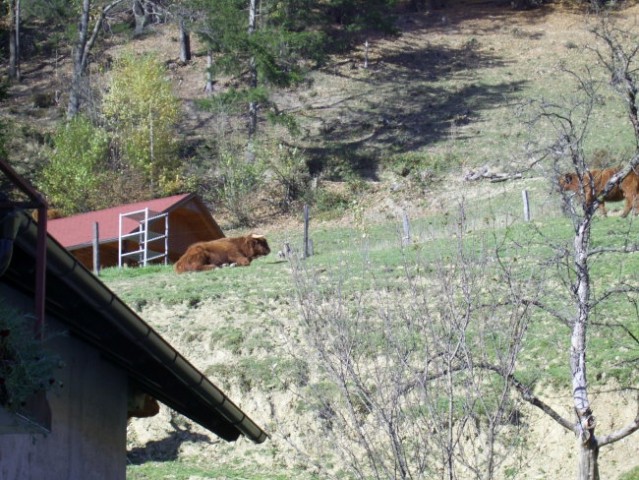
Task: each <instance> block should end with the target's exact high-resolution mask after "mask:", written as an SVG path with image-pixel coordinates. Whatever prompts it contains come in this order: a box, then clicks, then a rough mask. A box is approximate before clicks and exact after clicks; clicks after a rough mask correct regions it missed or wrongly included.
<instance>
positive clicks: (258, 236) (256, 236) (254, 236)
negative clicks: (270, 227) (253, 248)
mask: <svg viewBox="0 0 639 480" xmlns="http://www.w3.org/2000/svg"><path fill="white" fill-rule="evenodd" d="M251 237H252V238H264V235H258V234H257V233H252V234H251Z"/></svg>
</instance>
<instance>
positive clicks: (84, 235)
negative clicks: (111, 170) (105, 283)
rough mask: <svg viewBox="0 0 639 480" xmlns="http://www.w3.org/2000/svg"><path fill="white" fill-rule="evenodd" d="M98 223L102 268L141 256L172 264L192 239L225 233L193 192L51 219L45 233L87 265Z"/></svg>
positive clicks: (90, 263)
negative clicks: (121, 255)
mask: <svg viewBox="0 0 639 480" xmlns="http://www.w3.org/2000/svg"><path fill="white" fill-rule="evenodd" d="M96 226H97V234H98V235H97V236H98V241H99V259H100V266H101V267H113V266H117V265H118V264H119V263H120V261H122V263H125V264H142V263H144V260H145V258H147V259H148V261H149V262H162V261H166V262H167V263H168V262H170V263H173V262H175V261H176V260H177V259H178V258H180V256H181V255H182V254H183V253H184V252H185V251H186V249H187V247H188V246H189V245H191V244H192V243H195V242H199V241H207V240H216V239H218V238H222V237H224V233H223V232H222V229H221V228H220V227H219V225H218V224H217V222H216V221H215V219H214V218H213V216H212V214H211V212H210V211H209V209H208V208H207V207H206V205H205V204H204V202H203V201H202V199H201V198H200V197H199V196H198V195H196V194H194V193H190V194H182V195H174V196H171V197H165V198H159V199H155V200H148V201H144V202H136V203H131V204H126V205H119V206H117V207H113V208H107V209H104V210H97V211H94V212H87V213H82V214H80V215H73V216H70V217H65V218H58V219H53V220H49V221H48V225H47V231H48V232H49V234H51V235H52V236H53V237H54V238H55V239H56V240H57V241H58V242H60V244H61V245H62V246H63V247H65V248H66V249H67V250H69V251H70V252H71V253H73V255H74V256H75V257H76V258H77V259H78V260H79V261H80V262H81V263H82V264H83V265H84V266H85V267H87V268H90V269H91V268H93V258H94V256H93V244H94V238H95V233H96ZM121 253H122V254H123V257H120V254H121ZM164 254H166V256H164ZM145 255H146V257H145Z"/></svg>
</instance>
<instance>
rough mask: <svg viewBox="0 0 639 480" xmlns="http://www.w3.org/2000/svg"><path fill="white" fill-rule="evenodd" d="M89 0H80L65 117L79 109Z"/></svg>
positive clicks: (71, 115) (72, 114) (75, 113)
mask: <svg viewBox="0 0 639 480" xmlns="http://www.w3.org/2000/svg"><path fill="white" fill-rule="evenodd" d="M90 11H91V0H82V13H81V14H80V21H79V23H78V43H76V46H75V50H74V52H73V76H72V78H71V91H70V92H69V105H68V106H67V118H73V117H75V116H76V115H77V114H78V113H79V111H80V102H81V96H82V92H81V90H82V80H83V78H82V77H83V76H84V65H83V63H84V61H85V57H86V56H85V50H86V48H87V38H88V33H89V13H90Z"/></svg>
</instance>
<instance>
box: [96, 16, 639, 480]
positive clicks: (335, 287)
mask: <svg viewBox="0 0 639 480" xmlns="http://www.w3.org/2000/svg"><path fill="white" fill-rule="evenodd" d="M636 13H637V12H636V10H635V9H629V10H627V11H626V12H625V14H626V15H627V16H628V17H629V18H630V17H632V18H634V15H635V14H636ZM588 21H589V19H588V18H587V17H585V16H583V15H580V14H578V13H575V12H568V11H564V10H561V9H560V8H552V7H549V8H548V9H543V10H539V11H533V12H515V13H513V12H511V11H508V12H504V11H503V10H502V9H498V8H495V7H494V6H492V5H490V4H476V5H474V4H468V8H467V9H457V10H455V11H454V12H453V11H447V10H442V11H436V12H433V13H432V14H430V15H425V16H412V17H406V18H403V19H401V23H400V26H401V29H402V35H401V36H399V37H397V38H376V39H373V40H372V41H371V50H370V59H369V62H370V63H369V68H368V69H364V68H363V67H362V59H363V52H362V51H360V52H354V53H353V55H352V56H351V57H349V58H340V59H335V62H334V63H332V64H330V65H329V66H327V67H326V68H325V69H323V70H322V71H318V72H314V73H313V75H312V77H311V78H312V81H311V82H310V83H309V85H308V87H307V88H305V89H301V90H298V91H291V92H286V94H285V95H284V94H283V95H282V97H281V99H280V104H281V105H283V107H284V108H286V109H287V111H289V112H294V113H296V114H297V115H298V117H299V118H300V119H301V125H302V127H303V128H302V131H303V132H304V133H303V135H302V136H300V137H297V138H289V137H287V135H286V134H285V133H284V132H282V131H281V130H278V129H272V130H269V131H268V133H269V135H272V136H273V137H274V138H281V139H283V140H285V141H287V142H290V143H292V144H296V145H298V146H301V147H304V148H305V152H306V153H307V154H308V155H309V156H310V157H311V158H316V159H320V160H321V164H322V168H323V170H322V172H323V173H322V174H321V175H320V177H319V178H320V182H319V188H320V190H322V191H323V192H324V193H323V195H324V197H322V196H319V197H316V198H321V199H323V201H324V203H321V202H320V203H318V204H317V205H315V206H314V207H313V208H312V210H311V211H312V220H311V236H312V239H313V243H314V249H315V255H314V256H313V257H311V258H309V259H307V260H306V261H305V265H306V266H307V268H308V271H309V273H308V275H310V278H311V281H312V283H313V285H315V286H316V288H317V290H318V291H321V292H334V294H335V295H339V298H342V299H343V302H344V304H343V305H344V308H346V309H355V308H356V305H357V304H359V303H358V302H361V301H364V302H365V304H367V306H368V308H370V309H371V311H374V310H375V307H376V306H379V307H380V308H382V305H383V306H384V308H395V307H396V305H395V307H393V306H392V305H387V304H386V303H384V302H385V300H384V299H386V298H388V295H389V292H395V293H394V294H392V295H390V298H394V299H395V300H394V301H395V302H401V299H402V298H408V297H404V296H405V295H408V294H407V293H406V291H407V290H405V289H406V286H407V281H408V278H409V277H410V276H412V275H415V276H416V277H415V278H419V280H420V282H423V283H420V285H421V286H422V287H421V288H424V292H427V291H428V289H429V288H434V285H435V281H436V277H433V276H432V275H433V274H434V272H435V271H436V270H435V269H436V267H435V265H438V264H441V263H442V262H443V263H444V264H445V263H446V261H447V260H446V259H450V258H452V257H453V256H454V247H455V245H456V243H455V242H454V239H455V238H456V232H458V230H457V226H458V222H459V219H460V212H461V211H463V215H464V218H465V225H466V227H467V232H466V234H465V237H464V238H465V240H464V242H463V245H464V248H467V249H469V251H472V252H475V253H476V254H480V253H482V252H483V253H482V254H483V255H487V256H491V255H493V256H494V255H495V253H496V252H499V255H501V259H502V261H503V262H504V263H505V264H506V265H510V266H513V265H517V267H513V268H516V271H517V272H519V274H518V275H519V276H520V277H521V278H520V281H523V279H525V278H528V277H527V275H530V272H533V271H534V272H539V271H543V272H544V274H547V276H545V282H546V283H544V284H543V286H542V287H541V289H540V290H535V291H536V292H538V294H539V295H540V298H541V299H542V300H543V301H544V302H546V303H547V304H548V305H551V306H553V308H556V309H557V311H558V312H559V313H561V314H564V315H567V316H569V315H571V307H570V302H569V301H568V300H569V294H568V293H567V292H568V290H566V288H565V287H566V285H565V284H564V283H562V282H564V281H565V279H564V280H561V279H562V278H563V274H564V273H565V272H562V271H561V268H557V269H555V267H553V268H551V267H550V265H552V263H551V261H550V260H551V259H552V258H556V256H557V255H558V254H559V252H561V251H563V249H564V248H570V241H571V235H572V228H571V222H570V220H569V219H568V218H567V217H565V216H563V215H562V213H561V205H560V198H559V197H558V195H556V194H555V193H553V189H552V182H551V181H550V175H549V172H550V171H551V170H552V169H551V168H550V166H543V168H539V167H540V166H541V165H537V166H536V168H532V169H528V166H529V165H530V164H531V162H532V157H530V156H528V155H527V153H526V148H527V146H528V145H529V142H530V140H533V139H534V140H538V141H540V142H542V143H543V142H544V141H548V140H551V139H552V135H554V133H553V132H552V131H537V132H529V131H527V129H526V127H525V125H524V123H523V121H522V120H523V119H525V118H526V117H527V116H528V115H529V114H530V111H529V110H526V109H525V108H523V109H522V106H525V105H526V104H527V101H528V100H530V99H538V98H541V97H544V98H552V99H564V100H566V99H568V98H570V97H572V96H573V94H574V92H575V86H574V84H572V83H570V82H568V81H567V80H566V78H567V77H566V76H565V75H563V74H562V73H560V70H559V68H558V67H559V65H560V64H562V65H564V66H569V67H570V68H579V66H581V65H584V64H589V63H590V62H592V59H591V58H589V57H588V56H587V54H586V53H585V51H584V49H583V48H582V44H581V43H580V42H582V39H584V38H585V37H584V35H585V34H584V31H585V28H586V27H587V24H588ZM566 101H567V100H566ZM601 106H602V108H601V109H600V110H598V111H597V112H595V114H594V116H593V117H592V129H591V131H592V132H593V135H591V137H590V140H589V142H588V143H587V144H586V148H587V149H588V151H589V152H590V153H592V154H593V155H595V156H600V157H605V158H608V159H609V160H610V159H612V161H614V159H616V158H617V157H618V156H619V155H621V154H622V153H624V152H627V151H629V150H631V148H632V137H631V131H630V129H629V128H628V126H627V125H625V118H624V115H621V114H620V112H622V104H621V103H620V101H619V99H618V98H617V97H616V96H615V95H614V94H612V93H608V92H603V93H602V97H601ZM522 112H523V115H522ZM211 119H213V117H212V118H211ZM318 161H319V160H318ZM344 163H346V164H348V167H349V168H351V167H353V171H356V172H358V174H360V175H362V176H360V177H358V176H356V177H352V176H347V177H346V178H345V180H346V181H337V182H335V181H331V180H335V179H336V177H335V176H333V175H332V173H331V172H332V170H331V169H333V170H337V171H339V170H340V169H343V168H344ZM484 165H486V166H487V167H488V168H489V169H490V170H491V171H493V172H498V173H505V174H507V173H511V172H522V173H523V175H522V177H521V178H515V179H510V180H507V181H504V182H498V183H491V182H490V181H488V180H478V181H474V182H471V181H465V180H464V179H463V177H464V175H465V174H466V173H467V172H469V171H475V170H476V169H477V168H478V167H481V166H484ZM357 178H362V179H364V182H363V183H362V182H360V181H359V180H357ZM524 189H525V190H526V191H527V192H528V194H529V197H530V199H531V211H532V219H533V221H532V222H531V223H525V222H523V220H522V215H523V213H522V212H523V208H522V200H521V199H522V190H524ZM323 207H326V208H323ZM616 208H617V209H618V208H619V207H618V206H617V207H616ZM617 211H618V210H617ZM217 213H218V215H219V216H220V217H221V218H222V219H224V218H225V217H224V212H223V211H219V212H217ZM403 214H406V215H407V216H408V218H409V220H410V225H411V233H412V242H411V244H410V246H409V247H407V248H402V247H401V236H402V235H403V230H402V215H403ZM300 217H301V216H300V215H295V214H293V215H290V216H287V217H274V218H273V217H271V218H270V219H269V220H268V221H266V222H264V223H261V224H260V225H259V228H260V230H261V231H262V232H263V233H265V234H266V235H267V236H268V238H269V242H270V243H271V245H272V247H273V250H274V251H277V250H278V249H280V248H281V246H282V245H283V244H284V243H285V242H288V243H289V244H290V245H292V246H293V247H294V248H295V249H296V250H297V251H299V250H300V248H301V238H302V234H301V218H300ZM229 226H230V224H227V225H226V227H227V234H230V235H233V234H236V233H244V232H245V231H236V230H232V229H229V228H228V227H229ZM637 228H638V227H637V225H636V223H635V222H633V221H632V220H630V219H628V220H624V219H620V218H616V217H615V212H613V215H612V217H610V218H607V219H603V218H597V220H596V223H595V229H594V233H593V244H594V245H595V246H602V247H612V246H615V245H616V246H620V245H623V244H624V242H625V241H626V239H627V238H636V235H637V233H638V232H636V229H637ZM497 247H499V248H497ZM491 252H492V253H491ZM636 263H637V259H636V258H635V257H634V256H623V257H621V256H617V257H613V258H612V259H607V260H605V261H603V260H602V261H600V262H596V263H595V264H594V265H593V273H594V274H595V275H596V280H595V288H596V289H597V291H598V292H601V291H603V289H604V288H606V287H607V286H610V285H613V286H623V285H636V284H637V278H636V274H635V272H636V271H637V268H636V267H637V265H636ZM407 272H408V273H407ZM407 275H408V276H407ZM494 275H496V272H493V271H486V272H484V277H483V281H484V282H487V285H489V284H490V283H491V279H493V278H496V276H494ZM103 278H104V280H105V282H106V283H107V284H108V285H109V286H110V287H111V288H113V289H114V290H115V291H116V292H117V293H118V294H119V295H121V296H122V297H123V298H124V299H125V300H127V301H128V302H130V304H131V305H133V306H134V308H136V309H137V310H138V311H139V312H140V313H141V315H142V316H143V318H145V319H146V320H147V321H148V322H149V323H151V324H152V325H153V326H154V327H155V328H157V329H158V330H159V331H160V332H161V333H162V335H164V336H165V337H166V338H168V339H169V340H170V341H171V342H172V343H174V344H175V345H176V346H177V347H178V349H179V350H180V351H182V352H184V353H185V354H186V355H187V357H188V358H189V359H191V360H192V361H193V362H194V364H195V365H196V366H197V367H198V368H200V369H202V370H203V371H204V372H206V373H207V374H208V375H209V376H210V377H211V378H212V379H213V381H215V382H216V383H217V384H219V385H220V386H221V387H222V388H224V389H225V390H226V391H227V393H229V395H230V396H231V398H233V399H235V400H236V401H237V402H238V403H239V404H240V406H241V407H242V408H243V409H244V410H245V411H247V412H249V413H250V415H251V416H252V418H254V419H255V420H256V421H257V422H258V423H259V424H260V425H262V426H264V428H266V429H267V431H269V433H270V434H271V435H272V438H271V439H270V440H269V441H268V442H266V444H265V445H261V446H254V445H250V444H247V443H246V442H244V441H240V442H238V444H236V445H225V444H221V443H219V442H216V441H215V439H211V438H210V437H209V438H208V439H207V438H206V437H203V436H202V435H205V432H201V431H200V430H199V429H198V428H197V427H196V426H194V425H192V424H190V422H188V421H186V420H184V419H180V418H177V419H176V418H175V417H174V416H173V415H172V414H171V412H168V411H165V410H163V411H162V414H161V416H160V417H159V418H155V419H150V420H138V421H135V422H133V423H132V424H131V426H130V432H129V446H130V451H131V452H132V454H131V459H132V465H131V467H130V468H129V476H130V477H131V478H167V477H169V476H170V477H171V478H185V479H186V478H193V476H195V477H197V478H220V477H224V478H252V479H275V478H308V477H313V476H315V475H318V476H319V477H320V478H322V477H323V476H325V475H326V473H325V472H323V471H322V470H318V468H317V465H316V464H315V463H314V462H315V461H317V458H322V459H323V461H322V462H323V463H324V466H329V469H331V470H332V471H333V472H337V473H336V476H337V478H345V476H344V474H343V472H342V473H339V472H340V469H341V466H342V464H341V461H342V460H343V459H342V458H341V455H340V453H339V452H336V451H335V450H333V449H332V448H331V445H330V444H325V443H324V442H323V439H324V435H325V434H326V433H325V430H323V428H325V424H324V422H325V419H323V417H322V415H323V414H322V413H321V412H322V411H321V402H319V400H318V396H317V395H318V392H321V391H322V388H324V387H322V385H323V384H322V380H321V376H318V375H319V374H318V371H317V369H316V365H315V362H314V360H313V358H314V357H313V355H314V354H313V351H312V350H309V345H308V338H307V337H305V334H304V329H303V328H302V323H301V314H300V309H299V304H298V300H297V298H296V295H295V291H296V287H295V283H294V281H293V280H294V275H292V270H291V266H290V265H289V263H288V262H286V261H281V260H278V259H277V258H276V257H275V256H274V255H271V256H269V257H267V258H264V259H260V260H258V261H256V262H254V264H253V265H252V266H251V267H250V268H247V269H242V268H236V269H223V270H218V271H213V272H208V273H204V274H198V275H183V276H176V275H175V274H174V273H173V272H172V270H171V269H170V267H156V268H151V269H147V270H139V271H117V270H108V271H106V272H104V275H103ZM480 278H482V277H480ZM530 278H531V282H530V288H531V291H533V289H536V288H538V287H537V286H535V285H536V284H533V282H532V277H530ZM524 284H525V282H524ZM429 285H430V287H429ZM617 323H619V324H622V325H623V326H624V327H625V328H626V329H628V330H625V331H624V330H623V329H621V330H620V329H616V328H611V327H610V326H609V325H611V324H617ZM594 324H595V325H596V326H595V327H594V328H593V329H592V331H591V334H590V350H589V361H590V363H589V379H590V381H591V386H592V388H593V392H594V397H595V400H594V402H595V408H596V409H597V419H598V422H599V429H600V431H602V432H605V431H610V430H613V429H615V428H618V427H619V426H620V425H623V424H624V423H625V422H627V421H629V420H630V419H631V418H632V416H633V415H634V409H633V408H632V407H630V405H632V403H631V398H630V396H629V393H628V392H627V391H623V390H621V391H620V390H618V389H617V386H618V385H636V383H637V380H638V379H637V373H636V369H635V368H634V365H635V362H636V357H637V355H636V352H637V346H636V344H635V343H634V342H633V340H632V337H631V336H629V335H628V334H627V332H631V333H632V334H633V335H635V336H636V335H637V322H636V315H635V313H634V311H633V310H632V309H631V308H630V309H629V308H628V306H627V305H626V306H622V304H621V303H617V302H614V301H609V302H608V303H602V304H601V305H600V306H599V307H598V308H597V310H596V318H595V319H594ZM606 325H608V326H606ZM568 341H569V340H568V328H567V327H566V326H565V325H563V324H561V323H560V322H557V321H556V319H554V318H553V317H552V316H548V315H544V314H541V313H536V314H535V315H533V317H532V319H531V323H530V324H529V326H528V330H527V333H526V336H525V342H524V348H523V350H522V351H521V353H520V356H519V362H518V370H517V374H518V375H519V376H520V378H521V379H522V380H524V381H526V382H528V383H529V384H530V385H532V386H534V389H535V391H536V392H537V393H538V394H541V395H544V399H545V400H546V401H548V402H549V403H550V404H551V405H552V406H553V407H554V408H556V409H557V410H558V411H559V412H560V413H562V414H563V415H566V416H570V414H571V413H570V412H571V406H570V397H569V380H570V378H569V371H568V364H567V350H566V349H567V345H568ZM518 405H519V407H518V408H520V409H521V412H522V413H523V418H524V420H523V424H522V425H523V426H524V427H523V428H524V429H523V431H522V432H525V434H523V436H522V437H521V438H525V439H526V441H525V448H523V450H522V452H521V455H519V454H518V455H514V454H513V456H512V457H511V458H510V459H509V460H508V461H507V462H506V463H505V464H504V466H503V468H502V469H501V470H500V475H503V476H507V477H509V478H511V477H512V476H513V475H515V477H517V475H518V476H519V478H557V479H563V478H573V477H574V468H575V467H574V465H573V464H574V463H575V462H574V451H573V445H574V443H573V442H574V439H573V437H572V435H571V434H569V433H567V432H564V431H563V430H561V428H560V427H559V426H557V425H555V424H553V423H552V422H551V421H549V420H548V419H546V418H544V417H543V416H542V417H540V416H539V415H538V414H537V412H534V411H532V410H530V409H529V408H527V407H526V406H525V405H521V404H518ZM169 420H173V426H171V424H170V423H169ZM323 432H324V433H323ZM633 444H634V443H633V441H632V439H630V440H629V441H628V442H627V443H626V442H622V443H620V444H617V445H616V446H615V447H613V448H610V449H609V450H606V451H605V454H604V455H602V457H601V468H602V473H603V474H604V475H605V476H606V477H608V478H616V477H617V476H618V475H622V474H624V472H628V473H627V474H626V476H624V478H632V475H633V474H632V473H631V472H630V470H632V467H634V466H635V462H634V461H632V460H630V459H631V458H634V454H633V453H632V451H633V450H632V449H633V446H632V445H633ZM628 476H630V477H628Z"/></svg>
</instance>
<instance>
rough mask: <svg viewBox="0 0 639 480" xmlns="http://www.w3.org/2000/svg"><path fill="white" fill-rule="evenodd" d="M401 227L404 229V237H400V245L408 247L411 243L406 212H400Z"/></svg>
mask: <svg viewBox="0 0 639 480" xmlns="http://www.w3.org/2000/svg"><path fill="white" fill-rule="evenodd" d="M402 227H403V229H404V235H403V236H402V245H409V244H410V243H411V234H410V221H409V220H408V214H407V213H406V210H404V211H402Z"/></svg>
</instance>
